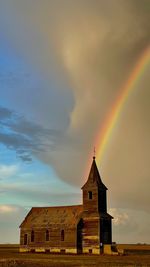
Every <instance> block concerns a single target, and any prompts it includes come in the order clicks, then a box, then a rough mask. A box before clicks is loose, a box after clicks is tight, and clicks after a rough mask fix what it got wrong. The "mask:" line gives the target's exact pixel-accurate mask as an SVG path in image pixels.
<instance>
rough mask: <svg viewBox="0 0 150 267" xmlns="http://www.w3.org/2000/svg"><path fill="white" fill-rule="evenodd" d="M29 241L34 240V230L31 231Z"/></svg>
mask: <svg viewBox="0 0 150 267" xmlns="http://www.w3.org/2000/svg"><path fill="white" fill-rule="evenodd" d="M31 242H34V231H33V230H32V231H31Z"/></svg>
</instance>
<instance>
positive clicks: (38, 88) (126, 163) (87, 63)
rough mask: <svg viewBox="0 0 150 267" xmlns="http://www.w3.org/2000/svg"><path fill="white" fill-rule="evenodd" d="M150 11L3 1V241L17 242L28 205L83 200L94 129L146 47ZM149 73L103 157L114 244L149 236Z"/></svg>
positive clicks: (63, 1) (106, 4) (126, 2)
mask: <svg viewBox="0 0 150 267" xmlns="http://www.w3.org/2000/svg"><path fill="white" fill-rule="evenodd" d="M149 9H150V4H149V1H148V0H143V1H139V0H114V1H111V2H110V1H106V0H105V1H103V0H100V1H97V2H94V1H92V2H91V1H88V0H83V1H68V0H58V1H55V2H54V1H48V0H44V1H42V2H41V1H39V0H36V1H34V0H33V1H28V0H26V1H25V0H23V1H18V0H12V1H10V0H0V40H1V42H0V243H7V242H10V243H17V242H18V240H19V231H18V227H19V224H20V223H21V221H22V220H23V218H24V217H25V215H26V214H27V212H28V210H29V209H30V207H32V206H46V205H47V206H48V205H68V203H69V204H79V203H81V202H82V196H81V190H80V188H81V186H82V185H83V183H84V182H85V181H86V179H87V176H85V173H87V172H88V171H89V166H88V162H89V158H90V155H91V152H92V151H93V147H94V146H95V136H96V135H97V132H98V131H99V129H100V128H101V127H102V125H103V123H104V121H105V117H106V116H107V114H108V112H109V110H110V107H111V106H112V105H113V103H114V101H115V99H116V97H117V95H118V94H119V92H120V88H122V85H123V84H124V82H125V81H126V80H127V78H128V76H129V75H130V73H131V70H132V68H133V66H134V65H135V64H136V62H137V61H138V58H139V56H140V55H141V54H142V53H143V51H144V50H145V49H146V48H147V47H148V46H149V41H150V38H149V14H150V13H149V12H148V10H149ZM149 71H150V66H149V65H148V66H147V69H146V71H145V72H144V74H143V76H142V78H141V80H140V82H139V83H138V85H137V86H136V88H135V90H134V92H133V94H132V95H131V97H130V98H129V100H128V102H127V103H126V105H125V107H124V109H123V110H122V113H121V115H120V120H119V121H118V122H117V127H116V129H115V131H114V132H113V135H112V136H111V138H110V140H109V143H108V146H107V150H106V151H105V153H104V155H103V160H102V163H101V166H99V163H98V162H97V164H98V167H99V170H100V173H101V175H102V180H103V182H104V183H105V184H106V185H107V187H108V188H109V192H108V206H109V210H110V213H111V214H112V215H113V216H114V217H115V220H114V224H113V229H114V237H113V239H114V241H117V242H129V243H130V242H147V243H148V242H149V239H148V231H149V227H148V226H149V222H150V216H149V205H148V203H149V175H150V170H149V156H150V155H149V151H150V143H149V134H150V127H149V114H150V105H149V99H150V91H149V83H150V78H149V77H150V76H149ZM91 160H92V159H91ZM141 218H144V219H143V220H141ZM12 222H13V223H12ZM133 230H134V231H133Z"/></svg>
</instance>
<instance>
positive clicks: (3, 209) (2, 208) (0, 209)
mask: <svg viewBox="0 0 150 267" xmlns="http://www.w3.org/2000/svg"><path fill="white" fill-rule="evenodd" d="M18 210H19V208H18V207H16V206H11V205H0V214H2V213H12V212H17V211H18Z"/></svg>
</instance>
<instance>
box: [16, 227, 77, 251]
mask: <svg viewBox="0 0 150 267" xmlns="http://www.w3.org/2000/svg"><path fill="white" fill-rule="evenodd" d="M62 229H63V230H64V241H61V230H62ZM32 230H33V231H34V242H31V229H22V230H21V234H20V244H21V246H22V247H26V248H30V249H32V248H43V249H48V248H49V249H50V248H58V249H63V250H65V249H69V248H70V249H73V248H76V247H77V244H76V243H77V232H76V229H74V228H65V227H64V228H62V226H61V227H59V228H58V227H55V226H53V227H52V228H47V229H43V228H35V229H32ZM46 230H49V233H50V236H49V241H46ZM25 234H27V236H28V241H27V245H25V244H24V235H25Z"/></svg>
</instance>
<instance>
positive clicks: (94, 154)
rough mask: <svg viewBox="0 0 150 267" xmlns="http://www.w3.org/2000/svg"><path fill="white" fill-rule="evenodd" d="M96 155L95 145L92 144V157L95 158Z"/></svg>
mask: <svg viewBox="0 0 150 267" xmlns="http://www.w3.org/2000/svg"><path fill="white" fill-rule="evenodd" d="M95 157H96V150H95V146H94V150H93V159H95Z"/></svg>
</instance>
